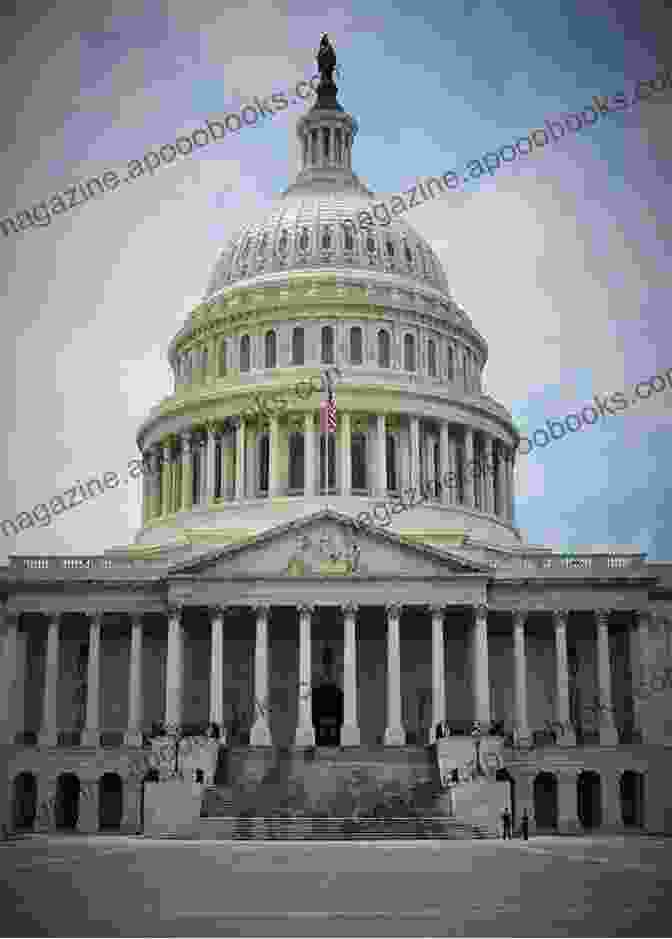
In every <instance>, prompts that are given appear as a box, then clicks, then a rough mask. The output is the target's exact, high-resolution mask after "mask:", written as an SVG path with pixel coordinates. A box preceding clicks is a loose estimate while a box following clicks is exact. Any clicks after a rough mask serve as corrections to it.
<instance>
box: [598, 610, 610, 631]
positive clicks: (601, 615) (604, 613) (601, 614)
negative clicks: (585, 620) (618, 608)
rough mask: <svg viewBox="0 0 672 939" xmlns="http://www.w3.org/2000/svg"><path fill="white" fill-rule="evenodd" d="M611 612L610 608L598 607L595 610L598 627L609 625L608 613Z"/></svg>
mask: <svg viewBox="0 0 672 939" xmlns="http://www.w3.org/2000/svg"><path fill="white" fill-rule="evenodd" d="M610 613H611V610H610V609H599V610H595V621H596V623H597V625H598V627H601V628H604V627H605V626H608V625H609V614H610Z"/></svg>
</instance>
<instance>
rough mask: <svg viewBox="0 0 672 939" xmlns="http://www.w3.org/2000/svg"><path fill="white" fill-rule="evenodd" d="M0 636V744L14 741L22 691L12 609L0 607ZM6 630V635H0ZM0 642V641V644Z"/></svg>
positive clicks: (16, 626) (16, 617)
mask: <svg viewBox="0 0 672 939" xmlns="http://www.w3.org/2000/svg"><path fill="white" fill-rule="evenodd" d="M0 620H1V621H2V622H1V623H0V638H4V650H3V651H4V655H2V657H0V744H3V743H14V735H15V733H16V731H17V730H18V731H22V730H23V726H20V727H18V728H17V726H16V724H17V722H16V721H15V716H16V713H17V711H19V713H20V709H19V708H17V706H16V705H17V703H18V702H17V698H18V696H19V695H21V694H22V693H23V680H24V672H25V670H24V671H22V673H21V678H20V679H19V676H18V675H17V672H18V665H19V614H18V613H16V612H15V611H14V610H7V609H6V608H4V607H3V608H0ZM4 630H6V631H7V632H6V635H4V636H3V635H2V634H3V633H4ZM1 645H2V644H1V643H0V646H1Z"/></svg>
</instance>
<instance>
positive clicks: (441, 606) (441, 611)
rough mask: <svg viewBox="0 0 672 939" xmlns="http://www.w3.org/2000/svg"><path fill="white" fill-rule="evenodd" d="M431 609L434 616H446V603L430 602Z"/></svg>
mask: <svg viewBox="0 0 672 939" xmlns="http://www.w3.org/2000/svg"><path fill="white" fill-rule="evenodd" d="M429 610H430V612H431V614H432V616H441V617H443V616H445V614H446V605H445V603H430V605H429Z"/></svg>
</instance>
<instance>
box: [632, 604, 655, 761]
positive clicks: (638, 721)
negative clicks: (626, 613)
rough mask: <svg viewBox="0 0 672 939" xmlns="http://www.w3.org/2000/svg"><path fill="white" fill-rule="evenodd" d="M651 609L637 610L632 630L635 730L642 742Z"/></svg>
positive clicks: (644, 734)
mask: <svg viewBox="0 0 672 939" xmlns="http://www.w3.org/2000/svg"><path fill="white" fill-rule="evenodd" d="M650 624H651V613H650V611H649V610H636V611H635V623H634V629H632V630H631V632H630V670H631V672H632V705H633V717H634V724H635V730H637V731H639V733H640V734H641V739H642V743H646V742H647V739H646V726H645V722H644V720H643V717H644V714H643V708H642V704H643V701H642V696H641V694H639V686H640V684H646V685H648V682H649V626H650Z"/></svg>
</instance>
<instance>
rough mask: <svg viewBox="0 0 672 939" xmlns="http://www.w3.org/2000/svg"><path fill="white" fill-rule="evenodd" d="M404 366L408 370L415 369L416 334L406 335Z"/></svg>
mask: <svg viewBox="0 0 672 939" xmlns="http://www.w3.org/2000/svg"><path fill="white" fill-rule="evenodd" d="M404 368H405V369H406V371H407V372H414V371H415V336H411V334H410V333H406V335H405V336H404Z"/></svg>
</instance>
